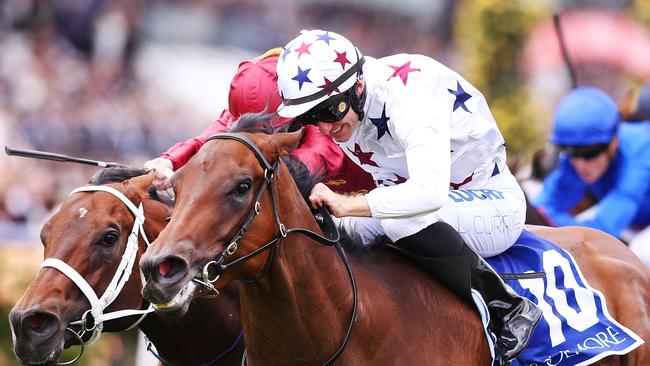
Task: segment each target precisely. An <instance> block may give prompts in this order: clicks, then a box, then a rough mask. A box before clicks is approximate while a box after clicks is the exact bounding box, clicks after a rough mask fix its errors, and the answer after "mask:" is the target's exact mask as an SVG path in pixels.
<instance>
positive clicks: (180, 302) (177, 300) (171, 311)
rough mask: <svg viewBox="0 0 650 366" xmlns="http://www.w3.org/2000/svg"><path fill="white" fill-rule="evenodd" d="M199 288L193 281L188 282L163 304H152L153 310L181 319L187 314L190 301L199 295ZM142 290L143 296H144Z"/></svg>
mask: <svg viewBox="0 0 650 366" xmlns="http://www.w3.org/2000/svg"><path fill="white" fill-rule="evenodd" d="M199 290H200V288H199V286H198V285H197V284H196V283H195V282H194V281H191V280H190V281H189V282H187V283H186V284H185V286H183V287H182V288H181V290H180V291H179V292H178V293H177V294H176V295H175V296H174V297H173V298H172V299H171V300H170V301H168V302H165V303H152V306H153V308H154V309H155V310H156V312H157V313H159V314H164V315H165V316H172V317H182V316H183V315H185V313H187V309H188V308H189V307H190V304H191V303H192V300H193V299H194V298H195V297H196V296H197V295H198V293H199ZM144 291H146V288H145V290H143V294H144Z"/></svg>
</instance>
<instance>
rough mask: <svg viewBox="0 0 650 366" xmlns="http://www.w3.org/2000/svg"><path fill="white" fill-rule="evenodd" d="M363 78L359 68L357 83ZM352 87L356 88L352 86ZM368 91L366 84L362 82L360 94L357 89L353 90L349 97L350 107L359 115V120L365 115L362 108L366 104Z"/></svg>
mask: <svg viewBox="0 0 650 366" xmlns="http://www.w3.org/2000/svg"><path fill="white" fill-rule="evenodd" d="M362 80H363V73H362V71H361V70H359V74H358V75H357V83H359V82H361V81H362ZM353 88H356V84H355V86H353ZM367 94H368V93H366V84H365V83H364V84H363V90H362V91H361V95H359V94H357V91H356V90H355V91H354V92H353V93H352V98H350V99H351V100H350V108H352V110H353V111H354V113H356V114H357V115H359V121H363V117H364V116H365V114H366V113H365V112H364V110H363V107H364V106H365V104H366V96H367Z"/></svg>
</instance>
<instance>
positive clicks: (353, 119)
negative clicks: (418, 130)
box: [318, 108, 359, 142]
mask: <svg viewBox="0 0 650 366" xmlns="http://www.w3.org/2000/svg"><path fill="white" fill-rule="evenodd" d="M358 124H359V115H358V114H357V113H356V112H355V111H353V110H352V108H350V110H349V111H348V113H347V114H346V115H345V116H344V117H343V119H341V120H340V121H338V122H318V130H320V133H322V134H324V135H330V136H332V139H334V141H336V142H346V141H348V140H349V139H350V137H351V136H352V133H353V132H354V130H355V128H357V125H358Z"/></svg>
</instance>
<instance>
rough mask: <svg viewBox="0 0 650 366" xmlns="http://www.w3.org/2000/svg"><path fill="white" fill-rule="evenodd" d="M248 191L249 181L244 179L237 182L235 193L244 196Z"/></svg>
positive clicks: (249, 187)
mask: <svg viewBox="0 0 650 366" xmlns="http://www.w3.org/2000/svg"><path fill="white" fill-rule="evenodd" d="M249 189H251V181H250V180H249V179H245V180H243V181H241V182H239V185H238V186H237V193H238V194H244V193H246V192H248V190H249Z"/></svg>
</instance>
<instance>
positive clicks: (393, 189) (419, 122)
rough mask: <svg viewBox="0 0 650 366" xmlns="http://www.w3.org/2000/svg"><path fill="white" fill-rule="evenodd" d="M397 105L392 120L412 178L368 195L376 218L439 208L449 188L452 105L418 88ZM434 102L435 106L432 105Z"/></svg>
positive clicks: (426, 211) (415, 213)
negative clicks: (437, 102) (445, 103)
mask: <svg viewBox="0 0 650 366" xmlns="http://www.w3.org/2000/svg"><path fill="white" fill-rule="evenodd" d="M408 94H409V95H404V96H402V97H400V100H398V101H396V103H395V104H394V106H395V107H394V110H393V111H392V112H391V121H389V123H391V122H393V120H392V119H393V118H394V122H393V123H392V124H390V126H391V127H392V129H391V130H392V131H393V133H394V135H395V136H393V137H394V138H396V139H397V140H398V141H400V143H401V144H402V146H404V150H405V154H406V160H407V165H408V172H409V179H407V180H406V182H404V183H401V184H397V185H394V186H389V187H379V188H376V189H373V190H372V191H370V192H369V193H368V194H367V195H366V197H367V199H368V205H369V208H370V211H371V212H372V217H374V218H376V219H385V218H407V217H412V216H417V215H420V214H423V213H429V212H433V211H436V210H437V209H439V208H440V207H442V205H443V203H444V201H445V199H446V197H447V195H448V191H449V181H450V176H451V163H450V162H451V152H450V145H451V138H450V130H449V128H450V126H449V124H450V120H451V116H450V115H449V113H450V111H451V110H452V108H451V106H447V105H443V104H444V103H443V102H439V104H438V105H435V104H434V103H436V102H432V101H438V100H439V99H440V98H436V97H435V95H434V94H433V93H432V92H430V91H428V90H422V89H420V90H417V93H411V92H410V93H408ZM432 104H434V105H432Z"/></svg>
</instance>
